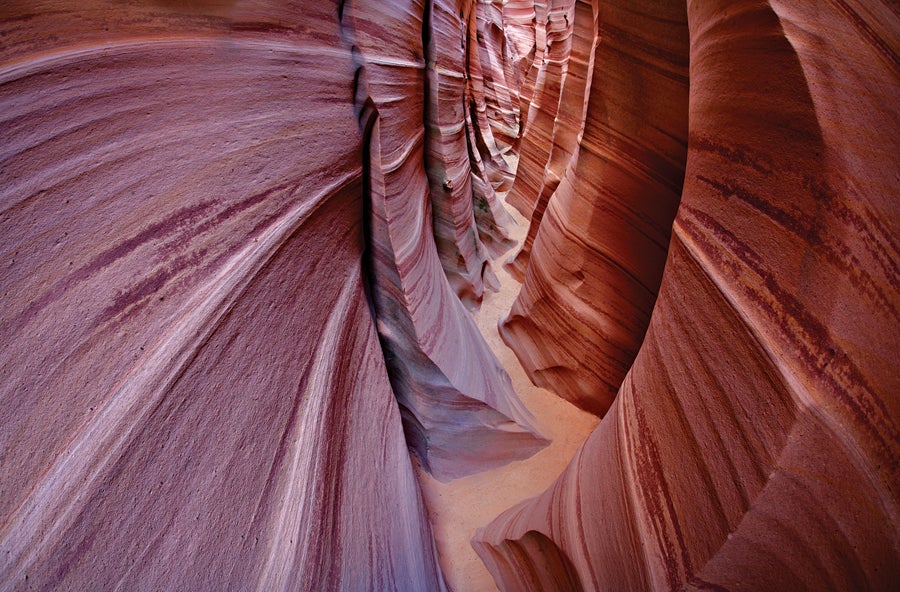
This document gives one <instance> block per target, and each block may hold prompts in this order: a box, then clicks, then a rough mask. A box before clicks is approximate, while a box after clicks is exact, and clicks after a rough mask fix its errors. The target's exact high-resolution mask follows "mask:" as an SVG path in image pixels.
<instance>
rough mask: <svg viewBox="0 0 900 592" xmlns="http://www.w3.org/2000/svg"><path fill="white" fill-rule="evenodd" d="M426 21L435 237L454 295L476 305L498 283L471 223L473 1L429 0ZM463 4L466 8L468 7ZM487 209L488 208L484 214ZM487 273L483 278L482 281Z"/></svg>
mask: <svg viewBox="0 0 900 592" xmlns="http://www.w3.org/2000/svg"><path fill="white" fill-rule="evenodd" d="M429 1H430V4H428V6H427V7H426V12H425V17H426V18H425V22H424V23H423V24H422V28H423V30H424V31H426V33H427V34H426V40H425V47H424V50H425V54H426V57H427V59H426V65H425V90H426V102H425V119H426V121H425V146H426V149H425V168H426V172H427V174H428V181H429V186H430V193H431V204H432V208H433V211H432V218H433V220H434V237H435V242H436V244H437V250H438V254H439V255H440V259H441V264H442V266H443V268H444V271H445V272H446V274H447V277H448V279H449V280H450V285H451V286H452V287H453V289H454V291H455V292H456V294H457V295H458V296H459V297H460V298H461V299H462V300H464V301H468V302H472V303H474V302H480V301H481V298H482V296H483V294H484V281H485V280H486V281H487V282H488V284H489V285H491V284H493V285H496V278H494V277H493V272H492V271H491V269H490V263H489V262H488V253H487V250H486V249H485V247H484V244H482V242H481V238H480V236H479V233H478V230H477V228H476V224H475V208H474V203H473V199H474V196H473V180H472V169H471V167H470V165H469V162H470V156H469V147H468V142H469V137H468V136H469V128H468V126H467V123H466V119H467V118H466V114H465V112H466V107H467V101H466V100H465V96H466V94H467V92H466V91H467V86H468V76H467V74H466V65H467V62H468V59H467V55H466V53H467V51H466V50H467V41H468V29H469V26H468V19H466V20H464V19H463V17H464V16H465V12H466V10H467V9H468V11H469V12H471V8H472V3H471V2H469V1H460V0H429ZM463 4H465V5H467V6H466V7H464V6H463ZM488 211H490V210H488ZM483 274H486V277H483Z"/></svg>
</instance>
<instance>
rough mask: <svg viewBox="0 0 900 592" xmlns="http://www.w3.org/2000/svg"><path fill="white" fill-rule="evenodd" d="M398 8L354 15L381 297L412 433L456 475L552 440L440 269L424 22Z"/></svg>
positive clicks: (440, 470)
mask: <svg viewBox="0 0 900 592" xmlns="http://www.w3.org/2000/svg"><path fill="white" fill-rule="evenodd" d="M410 9H411V11H412V12H410V14H413V15H415V16H416V18H418V19H422V18H424V17H425V15H426V14H427V12H426V7H425V6H423V5H421V4H416V3H411V5H410ZM393 14H394V10H393V8H392V7H391V6H389V5H370V4H367V3H355V2H354V3H348V5H347V6H346V7H345V11H344V19H345V22H346V23H347V24H348V26H349V27H350V30H352V31H353V35H354V39H353V43H354V51H355V52H356V53H357V55H358V58H359V60H360V69H359V71H358V73H357V76H356V80H357V95H358V96H357V104H359V105H363V106H364V108H363V109H362V111H361V113H360V117H361V120H362V122H363V126H364V127H365V129H366V138H365V142H366V149H365V152H366V155H367V158H368V162H367V168H368V171H367V193H368V196H367V199H368V202H369V208H370V211H369V213H368V215H367V217H368V219H367V224H368V225H369V228H370V245H371V248H370V253H369V258H368V260H369V269H370V273H371V276H372V297H373V298H372V300H373V305H374V307H375V314H376V318H377V321H378V331H379V335H380V338H381V341H382V345H383V346H384V348H385V351H386V357H387V363H388V368H389V370H390V373H391V380H392V384H393V386H394V391H395V393H396V395H397V399H398V401H399V403H400V406H401V411H402V413H403V418H404V425H405V427H406V434H407V439H408V440H409V441H410V446H411V447H412V450H413V452H414V453H415V454H416V455H417V456H418V458H419V460H420V461H421V462H422V464H423V465H425V466H426V467H428V468H429V470H430V471H432V473H433V474H434V475H435V476H436V477H437V478H439V479H441V480H447V479H452V478H455V477H460V476H462V475H466V474H470V473H472V472H475V471H477V470H482V469H485V468H489V467H492V466H497V465H500V464H504V463H506V462H509V461H510V460H514V459H518V458H524V457H527V456H530V455H532V454H534V453H535V452H537V451H538V450H539V449H540V448H543V447H544V446H545V445H546V444H547V442H546V441H545V440H544V439H543V438H541V437H540V436H538V435H537V434H536V433H535V431H534V429H533V428H532V427H530V421H531V417H530V414H529V413H528V411H527V409H525V407H524V406H523V405H522V403H521V402H520V401H519V400H518V398H517V397H516V394H515V392H514V391H513V389H512V384H511V383H510V380H509V376H508V375H507V374H506V371H505V370H503V368H502V367H501V366H500V363H499V362H498V361H497V359H496V358H495V357H494V355H493V353H492V352H491V351H490V349H489V348H488V345H487V344H486V343H485V342H484V339H483V338H482V337H481V334H480V333H479V332H478V328H477V327H476V326H475V323H474V322H473V321H472V318H471V317H470V316H469V315H468V314H467V312H466V310H465V308H464V306H463V304H462V303H461V301H460V300H459V299H458V298H457V297H456V295H455V294H454V292H453V290H452V289H451V286H450V283H449V282H448V280H447V277H446V276H445V275H444V273H443V270H442V268H441V262H440V259H439V256H438V248H437V246H436V244H435V236H434V234H433V233H432V232H430V229H431V227H432V220H431V215H430V207H429V206H430V205H431V201H430V200H429V196H430V188H429V184H428V176H427V174H426V171H425V168H424V166H423V163H424V162H426V161H425V156H424V152H425V142H424V141H423V140H424V138H423V136H424V135H425V134H424V131H423V129H422V127H421V122H422V121H423V120H424V119H423V109H424V108H423V104H422V94H421V93H420V94H417V92H418V91H419V90H420V89H422V88H424V86H423V77H424V75H425V72H424V63H423V57H424V56H423V53H421V48H422V45H421V27H422V24H421V23H422V21H421V20H418V21H416V22H408V23H405V24H403V26H402V27H401V26H400V25H401V23H397V22H396V20H395V18H394V16H393ZM413 20H415V19H413ZM385 30H391V31H392V36H391V40H390V41H391V43H388V42H386V40H385V39H384V38H383V37H382V31H385ZM410 48H412V54H411V53H410ZM410 55H412V57H413V58H414V59H410ZM464 197H465V198H467V199H471V195H469V196H465V195H464ZM469 212H470V213H471V209H469ZM437 223H438V224H440V222H437ZM485 451H490V454H487V455H486V454H485Z"/></svg>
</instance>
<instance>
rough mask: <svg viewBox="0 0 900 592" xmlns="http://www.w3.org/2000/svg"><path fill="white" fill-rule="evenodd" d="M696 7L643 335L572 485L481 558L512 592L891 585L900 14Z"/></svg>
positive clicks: (564, 484)
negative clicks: (678, 184)
mask: <svg viewBox="0 0 900 592" xmlns="http://www.w3.org/2000/svg"><path fill="white" fill-rule="evenodd" d="M604 4H608V3H602V4H601V11H600V18H601V31H602V28H603V25H602V23H603V22H604V15H605V14H609V12H608V11H607V10H606V9H605V8H604V6H603V5H604ZM616 4H618V5H619V6H622V5H623V4H627V3H616ZM640 6H642V7H646V6H648V4H647V3H643V2H642V3H640ZM687 8H688V10H687V17H688V21H687V24H688V31H689V33H690V64H691V69H690V74H691V81H690V89H691V90H690V109H689V114H688V120H689V122H690V136H689V137H690V141H689V151H688V155H687V164H686V173H685V175H686V176H685V183H684V194H683V198H682V202H681V207H680V210H679V212H678V216H677V218H676V220H675V222H674V227H673V235H672V237H673V238H672V242H671V246H670V248H669V251H668V257H667V261H666V265H665V276H664V278H663V281H662V285H661V287H660V292H659V298H658V300H657V302H656V305H655V309H654V310H653V317H652V320H651V321H650V324H649V329H648V331H647V333H646V337H645V338H644V340H643V345H642V346H641V348H640V352H639V353H638V355H637V358H636V360H635V361H634V364H633V365H632V366H631V368H630V370H629V371H628V374H627V376H626V378H625V380H624V382H623V384H622V386H621V388H620V389H619V391H618V395H617V397H616V399H615V401H614V402H613V403H612V406H611V408H610V410H609V412H608V413H607V415H606V416H605V417H604V419H603V421H602V422H601V423H600V425H599V426H598V428H597V430H596V431H595V432H594V433H593V434H592V435H591V436H590V437H589V438H588V440H587V441H586V442H585V443H584V445H583V447H582V448H581V450H580V451H579V453H578V454H577V455H576V457H575V459H574V460H573V461H572V463H571V464H570V465H569V467H568V468H567V470H566V471H565V472H564V473H563V475H562V476H561V477H560V478H559V480H558V481H557V482H556V483H555V484H554V486H553V487H551V488H550V489H549V490H548V491H547V492H546V493H544V494H543V495H541V496H540V497H538V498H535V499H534V500H532V501H529V502H526V503H523V504H521V505H519V506H517V507H515V508H513V509H511V510H509V511H508V512H506V513H504V514H503V515H502V516H500V517H499V518H498V519H497V520H496V521H495V522H493V523H492V524H491V525H489V526H488V527H486V528H485V529H483V530H482V531H481V532H480V533H479V535H478V536H477V537H476V541H475V544H476V547H477V549H478V551H479V553H480V555H481V556H482V558H483V559H485V561H486V562H487V563H488V565H489V569H491V571H492V573H493V574H494V576H495V578H496V579H497V581H498V583H499V585H500V587H501V589H505V590H538V589H541V590H547V589H556V590H572V589H586V590H601V589H611V590H647V589H655V590H662V589H667V590H668V589H691V590H786V589H790V590H894V589H897V587H898V586H900V570H898V569H897V565H898V557H900V538H898V534H897V533H898V524H900V522H898V510H900V504H898V500H900V495H898V490H897V487H898V483H900V478H898V477H900V474H898V458H900V454H898V453H900V431H898V421H897V419H898V412H900V400H898V396H897V393H898V392H900V384H898V381H900V372H898V362H897V359H896V355H895V352H897V351H898V346H900V343H898V340H900V332H898V331H897V326H898V319H897V315H898V310H900V296H898V295H900V290H898V287H900V279H898V278H900V274H898V272H897V261H900V253H898V243H897V236H898V235H900V233H898V229H900V226H898V220H900V211H898V204H900V202H898V200H897V196H898V195H900V179H898V177H897V168H896V156H897V154H900V145H898V139H897V138H898V135H897V133H896V132H897V130H898V129H900V121H898V112H897V110H896V105H897V102H898V94H900V93H898V59H897V55H898V53H897V50H898V38H897V35H896V31H897V30H898V26H897V25H898V15H897V13H896V11H895V9H893V8H891V7H889V6H888V5H886V4H881V3H877V2H876V3H868V4H865V5H864V4H862V3H856V2H840V3H835V4H831V5H828V6H821V5H817V6H815V7H813V6H812V5H807V4H803V5H800V4H798V3H793V2H775V1H773V2H756V1H753V2H751V1H746V2H737V3H736V2H690V3H688V7H687ZM603 43H604V38H603V37H601V41H600V45H599V47H598V52H600V53H602V51H603ZM600 53H598V56H597V58H598V61H599V58H600ZM595 80H596V78H595ZM591 116H592V112H591V111H589V118H590V117H591ZM593 116H596V112H593ZM588 125H590V121H589V122H588ZM585 136H586V138H587V133H586V134H585ZM585 144H586V142H585V143H583V144H582V157H583V156H584V148H585ZM624 154H627V153H623V156H622V157H624ZM581 162H582V161H581V160H580V161H579V164H580V163H581ZM638 162H642V161H638ZM651 162H652V161H651ZM648 164H649V163H648ZM603 198H604V195H603V193H601V194H600V199H603ZM552 208H553V201H551V204H550V210H548V215H549V214H550V212H551V211H552ZM546 224H547V217H546V216H545V219H544V222H543V223H542V227H541V230H540V231H539V233H538V237H537V240H536V242H535V251H534V254H533V256H532V261H531V266H532V267H533V266H535V265H536V264H537V263H536V262H537V261H539V251H538V247H539V245H540V243H541V239H542V235H543V233H544V232H545V231H546V228H545V226H546ZM566 231H567V227H566V226H562V227H560V228H558V229H557V230H556V232H566ZM569 256H570V257H575V256H577V251H576V252H570V255H569ZM529 269H531V268H529ZM526 282H527V280H526ZM526 318H527V317H526ZM579 340H581V341H583V339H582V338H581V336H580V335H579ZM573 347H574V346H573Z"/></svg>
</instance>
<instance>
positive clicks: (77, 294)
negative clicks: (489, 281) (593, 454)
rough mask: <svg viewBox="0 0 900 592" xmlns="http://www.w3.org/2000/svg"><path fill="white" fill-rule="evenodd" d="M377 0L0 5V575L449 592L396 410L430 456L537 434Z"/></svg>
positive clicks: (80, 584)
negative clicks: (435, 206)
mask: <svg viewBox="0 0 900 592" xmlns="http://www.w3.org/2000/svg"><path fill="white" fill-rule="evenodd" d="M372 4H376V3H367V6H366V10H367V11H368V12H362V11H361V10H359V9H358V8H357V7H350V6H348V5H345V4H343V3H338V2H319V3H311V2H264V1H234V2H213V1H210V2H191V3H187V2H183V3H182V2H168V1H162V0H160V1H157V2H125V3H123V2H107V1H99V0H94V1H90V2H79V3H72V2H64V1H59V2H46V3H42V4H41V6H40V12H35V11H34V7H32V6H30V5H29V4H28V3H19V2H13V3H5V4H4V6H3V7H2V8H0V31H2V32H0V35H2V39H3V45H2V48H0V120H2V123H0V126H2V127H0V129H2V130H3V134H2V135H3V138H4V142H3V144H2V146H0V163H2V164H0V237H2V240H0V252H2V261H3V263H2V264H0V295H2V296H0V298H2V300H0V303H2V305H0V335H2V340H3V345H4V347H3V348H2V349H0V377H2V378H0V459H2V460H0V590H13V589H15V590H18V589H36V590H51V589H67V590H88V589H115V588H119V589H128V590H143V589H161V590H168V589H191V590H250V589H259V590H283V589H284V590H286V589H301V590H329V589H341V590H362V589H368V590H411V589H428V590H432V589H434V590H441V589H444V587H445V586H444V583H443V578H442V576H441V572H440V568H439V566H438V562H437V558H436V552H435V547H434V543H433V541H432V536H431V528H430V525H429V523H428V521H427V519H426V512H425V508H424V507H423V503H422V500H421V497H420V493H419V488H418V485H417V483H416V480H415V475H414V472H413V467H412V463H411V462H410V457H409V453H408V449H407V442H406V440H405V439H404V432H403V423H404V420H405V423H406V424H407V427H408V428H409V427H410V426H413V427H412V429H411V430H410V432H409V434H407V436H408V437H409V438H411V439H412V440H413V441H412V442H411V445H412V446H414V447H415V449H416V451H417V453H418V454H419V455H420V456H421V457H422V458H423V459H425V460H426V464H427V465H428V466H430V467H431V468H432V469H433V470H434V471H435V473H436V474H438V475H439V476H442V477H444V478H447V477H448V476H455V475H459V474H466V473H469V472H472V471H475V470H480V469H482V468H485V467H489V466H494V465H496V464H501V463H504V462H508V461H509V460H511V459H514V458H521V457H523V456H526V455H528V454H530V453H532V452H534V451H535V450H536V449H538V448H540V447H541V446H542V445H543V441H542V440H541V439H540V438H539V437H537V436H536V435H534V433H533V431H532V430H531V429H530V428H529V427H528V426H527V421H528V417H527V414H526V413H525V412H524V411H523V410H522V408H521V406H520V404H519V403H518V401H517V399H516V397H515V394H514V393H513V392H512V389H511V388H510V386H509V382H508V378H507V377H506V375H505V373H504V371H503V370H502V368H500V367H499V364H498V363H497V361H496V360H495V358H494V357H493V355H492V354H491V353H490V351H489V350H488V349H487V346H486V345H485V344H484V343H483V341H482V340H481V337H480V336H479V335H478V333H477V331H475V330H474V327H473V326H472V323H471V319H470V318H469V316H468V315H467V312H466V310H465V309H464V308H463V306H462V305H461V304H460V302H459V300H458V299H457V298H456V297H455V296H454V294H453V292H452V290H451V289H450V287H449V284H448V281H447V279H446V277H444V276H443V273H442V271H441V267H440V262H439V260H438V255H437V251H436V249H435V244H434V238H433V235H432V232H433V226H432V224H431V220H430V217H429V216H427V215H425V214H424V211H425V210H427V208H428V204H427V195H428V194H427V179H426V176H425V167H424V165H425V161H424V153H423V118H422V101H423V100H424V97H425V95H424V86H423V72H424V70H423V68H424V62H423V54H422V53H421V51H422V28H421V14H422V6H421V4H415V3H410V4H409V6H405V5H401V3H393V4H388V3H385V7H386V12H380V11H379V9H378V7H373V6H372ZM348 12H353V16H352V18H351V17H350V15H349V14H348ZM342 16H343V17H344V19H343V20H342V18H341V17H342ZM413 16H415V18H413ZM351 20H352V27H353V29H352V30H351V29H350V27H351V24H350V21H351ZM404 27H406V30H407V31H408V32H409V35H403V34H400V35H394V32H395V31H402V30H404ZM361 37H365V39H366V40H367V41H368V43H369V44H371V45H375V44H377V45H378V46H379V47H383V48H387V49H389V51H385V52H384V53H381V54H379V53H377V52H374V51H368V49H367V46H366V44H364V43H361V44H360V47H361V48H363V49H357V50H356V52H357V53H356V56H355V57H354V53H353V50H352V48H351V42H352V40H353V39H357V40H358V39H360V38H361ZM348 39H349V41H348ZM392 42H393V43H394V45H393V46H391V43H392ZM363 51H366V52H367V53H366V56H365V60H366V67H365V77H364V80H357V83H356V85H354V72H361V69H360V68H359V66H360V60H362V59H363V58H362V53H361V52H363ZM376 62H377V63H376ZM379 68H381V70H380V72H382V73H383V74H384V77H383V78H379V77H378V76H376V75H375V74H373V71H377V70H378V69H379ZM396 72H402V73H403V75H402V76H398V77H397V78H394V77H393V74H394V73H396ZM373 81H374V82H373ZM379 84H380V86H379ZM360 89H368V91H372V92H371V96H373V97H375V99H373V100H372V101H370V102H369V103H368V105H365V104H364V102H365V99H366V97H367V96H369V95H367V94H364V93H362V92H361V90H360ZM373 89H378V92H375V91H373ZM354 91H356V94H355V95H354ZM379 93H380V94H379ZM460 100H461V101H462V97H461V98H460ZM394 101H396V103H395V104H392V103H393V102H394ZM373 106H377V108H378V110H379V112H380V114H381V115H380V117H379V118H378V120H377V126H375V127H374V128H372V127H370V128H369V129H368V132H369V135H365V136H364V135H363V134H361V133H360V121H363V122H368V121H369V120H368V119H366V117H364V114H366V113H369V112H370V110H371V109H372V107H373ZM392 109H393V111H392ZM400 114H402V115H400ZM395 115H396V117H395ZM375 135H377V137H378V138H379V139H380V141H379V142H377V143H374V144H373V143H372V142H370V139H371V137H372V136H375ZM461 137H462V138H463V140H465V136H461ZM411 138H412V139H413V140H414V141H410V139H411ZM375 147H377V151H376V150H375ZM461 149H462V150H463V151H466V150H467V148H466V146H465V145H461ZM409 154H413V155H414V156H413V157H412V158H411V159H408V160H404V159H403V158H399V157H401V156H403V155H405V156H407V157H408V155H409ZM364 156H365V158H364ZM395 165H396V167H395ZM407 182H409V183H410V185H409V187H406V186H404V184H405V183H407ZM376 196H377V199H376ZM387 197H392V198H394V201H391V202H390V203H389V204H387V205H386V203H385V202H386V201H388V200H387ZM468 199H469V200H470V203H471V199H472V198H471V196H470V197H469V198H468ZM379 200H380V201H379ZM416 208H418V209H416ZM385 212H388V213H387V214H385ZM378 220H382V221H384V220H387V222H383V223H381V224H380V225H379V223H378V222H377V221H378ZM410 221H413V222H415V223H416V225H414V226H408V223H409V222H410ZM422 233H424V234H425V235H427V236H424V237H423V236H420V235H421V234H422ZM392 241H393V242H392ZM395 245H396V247H395ZM423 249H425V251H423ZM385 256H386V257H389V258H392V259H391V260H389V261H385V260H384V257H385ZM394 257H396V258H395V259H393V258H394ZM391 270H394V271H393V273H394V274H395V275H394V276H391V275H389V273H390V272H391ZM385 301H390V302H392V303H393V305H395V307H394V308H392V307H391V305H385V304H384V303H385ZM392 315H394V316H392ZM397 319H399V320H397ZM407 354H408V357H406V356H407ZM398 355H399V356H404V358H403V360H404V361H403V364H402V365H401V366H399V368H400V370H399V372H398V371H397V368H398V365H397V364H396V357H397V356H398ZM389 372H394V374H393V375H390V374H389ZM410 385H411V386H410ZM395 393H396V395H397V396H399V397H400V399H401V400H403V401H404V403H403V406H402V409H401V408H398V406H397V402H396V399H395ZM404 397H406V399H404ZM410 397H417V399H415V400H414V401H410ZM411 409H414V410H415V411H416V412H418V413H420V416H418V417H417V416H415V415H413V414H411V413H410V410H411ZM401 411H402V413H401ZM518 420H521V422H522V424H518V423H516V422H517V421H518Z"/></svg>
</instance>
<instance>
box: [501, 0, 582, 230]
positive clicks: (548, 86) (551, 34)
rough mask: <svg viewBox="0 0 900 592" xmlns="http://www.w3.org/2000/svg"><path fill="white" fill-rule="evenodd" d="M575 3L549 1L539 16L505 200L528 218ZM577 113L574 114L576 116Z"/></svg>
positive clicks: (550, 127) (550, 131)
mask: <svg viewBox="0 0 900 592" xmlns="http://www.w3.org/2000/svg"><path fill="white" fill-rule="evenodd" d="M574 8H575V0H550V2H549V3H548V4H547V6H546V16H544V15H543V14H540V16H536V17H535V18H540V19H541V22H542V24H543V27H541V29H540V31H541V32H542V35H540V36H537V35H536V38H538V39H539V42H540V43H541V46H540V47H541V51H540V52H539V54H538V55H537V56H536V57H535V61H534V63H533V64H532V70H533V71H534V73H535V74H534V75H535V80H534V86H533V88H530V89H529V94H530V99H529V105H528V108H527V110H526V109H525V108H524V106H523V108H522V110H523V111H524V112H525V115H524V116H523V120H524V121H523V128H522V137H521V140H520V142H519V145H518V148H519V153H518V156H519V167H518V169H517V174H516V179H515V181H514V182H513V186H512V189H511V190H510V192H509V195H508V196H507V198H506V200H507V203H509V205H511V206H513V207H514V208H516V209H517V210H519V212H520V213H521V214H522V215H523V216H525V217H529V216H530V215H531V211H532V209H533V208H534V201H535V198H536V197H537V195H538V193H539V192H540V185H541V178H542V176H543V172H544V165H545V164H546V163H547V159H548V156H549V153H550V147H551V146H552V145H553V129H554V127H555V125H554V123H555V121H556V116H557V114H558V113H559V101H560V91H561V88H562V80H563V78H564V77H565V73H566V71H567V69H568V65H569V54H570V52H571V49H572V30H573V24H574V14H573V13H574ZM577 115H579V113H576V116H577Z"/></svg>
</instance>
